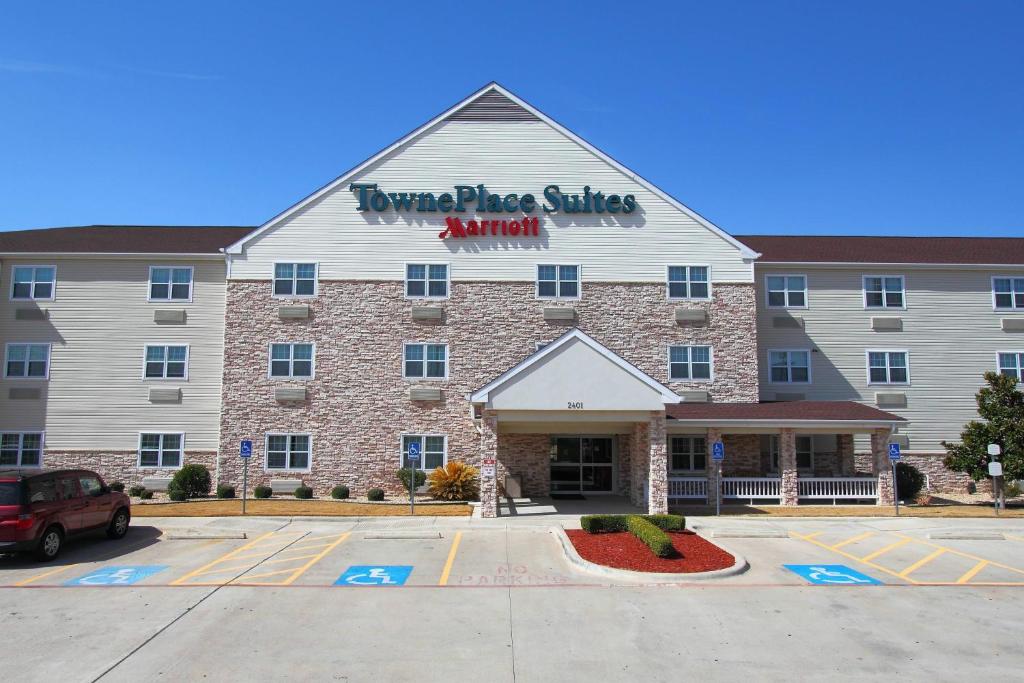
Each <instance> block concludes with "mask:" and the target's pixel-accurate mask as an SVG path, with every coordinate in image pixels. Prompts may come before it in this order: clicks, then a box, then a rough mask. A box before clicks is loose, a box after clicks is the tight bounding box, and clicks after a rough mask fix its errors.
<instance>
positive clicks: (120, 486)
mask: <svg viewBox="0 0 1024 683" xmlns="http://www.w3.org/2000/svg"><path fill="white" fill-rule="evenodd" d="M110 490H111V491H117V492H118V493H123V492H124V482H120V481H115V482H114V483H113V484H111V485H110Z"/></svg>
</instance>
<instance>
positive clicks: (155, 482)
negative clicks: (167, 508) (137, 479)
mask: <svg viewBox="0 0 1024 683" xmlns="http://www.w3.org/2000/svg"><path fill="white" fill-rule="evenodd" d="M142 485H143V486H144V487H146V488H147V489H149V490H150V491H166V490H167V487H168V486H170V485H171V478H170V477H143V478H142Z"/></svg>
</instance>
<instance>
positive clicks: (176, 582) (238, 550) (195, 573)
mask: <svg viewBox="0 0 1024 683" xmlns="http://www.w3.org/2000/svg"><path fill="white" fill-rule="evenodd" d="M273 535H274V532H273V531H269V532H267V533H265V534H263V535H262V536H260V537H259V538H255V539H253V540H252V541H250V542H249V543H246V544H245V545H243V546H240V547H238V548H235V549H234V550H232V551H231V552H229V553H227V554H226V555H222V556H220V557H218V558H217V559H216V560H214V561H213V562H210V563H208V564H205V565H203V566H202V567H200V568H199V569H196V570H194V571H191V572H189V573H188V574H185V575H184V576H182V577H181V578H178V579H175V580H174V581H171V585H172V586H180V585H181V584H183V583H185V582H186V581H188V580H189V579H191V578H193V577H195V576H199V575H200V574H203V573H204V572H206V571H207V570H208V569H210V568H212V567H215V566H217V565H218V564H220V563H221V562H225V561H226V560H230V559H232V558H234V557H235V556H237V555H238V554H240V553H242V552H244V551H246V550H250V549H252V548H253V547H255V546H256V545H257V544H258V543H259V542H260V541H262V540H264V539H267V538H270V537H271V536H273Z"/></svg>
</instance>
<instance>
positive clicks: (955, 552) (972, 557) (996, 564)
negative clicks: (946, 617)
mask: <svg viewBox="0 0 1024 683" xmlns="http://www.w3.org/2000/svg"><path fill="white" fill-rule="evenodd" d="M896 535H897V536H901V537H903V538H911V537H909V536H903V534H896ZM912 540H913V541H914V542H915V543H920V544H921V545H927V546H931V547H932V548H942V549H943V550H945V551H946V552H948V553H950V554H951V555H959V556H960V557H966V558H967V559H969V560H974V561H975V562H981V561H982V560H985V558H984V557H978V556H977V555H972V554H971V553H965V552H964V551H962V550H954V549H953V548H947V547H945V546H941V545H939V544H938V543H931V542H930V541H922V540H919V539H916V538H914V539H912ZM985 561H986V562H988V563H989V565H991V566H993V567H999V568H1000V569H1005V570H1007V571H1011V572H1014V573H1015V574H1024V569H1018V568H1017V567H1011V566H1010V565H1008V564H1001V563H999V562H995V561H994V560H985Z"/></svg>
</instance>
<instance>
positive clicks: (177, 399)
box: [149, 387, 181, 403]
mask: <svg viewBox="0 0 1024 683" xmlns="http://www.w3.org/2000/svg"><path fill="white" fill-rule="evenodd" d="M149 402H150V403H181V389H179V388H177V387H174V388H168V387H150V388H149Z"/></svg>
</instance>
